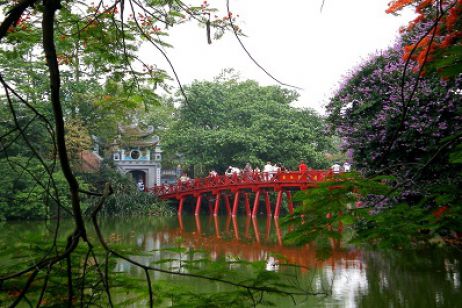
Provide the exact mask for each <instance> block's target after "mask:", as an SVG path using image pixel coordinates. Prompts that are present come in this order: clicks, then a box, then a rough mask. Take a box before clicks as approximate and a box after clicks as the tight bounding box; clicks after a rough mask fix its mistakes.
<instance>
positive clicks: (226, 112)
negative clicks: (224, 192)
mask: <svg viewBox="0 0 462 308" xmlns="http://www.w3.org/2000/svg"><path fill="white" fill-rule="evenodd" d="M185 91H186V93H187V97H188V102H184V101H182V103H181V106H180V108H179V110H178V112H177V115H176V122H175V123H174V125H173V127H172V128H171V129H170V130H169V131H168V132H167V135H166V136H165V139H164V146H165V148H166V150H167V151H170V152H174V153H176V152H177V153H181V154H183V155H184V157H185V159H186V162H188V163H191V164H204V165H205V166H206V167H207V168H214V169H217V170H220V171H223V170H224V169H226V168H227V167H228V166H229V165H237V166H241V167H243V166H244V165H245V163H247V162H250V163H251V164H252V165H254V166H259V167H260V168H261V167H262V165H263V164H264V163H265V162H266V161H267V160H270V161H272V162H273V163H276V162H281V163H283V164H284V165H286V166H289V167H291V168H295V167H296V166H297V164H298V162H299V160H300V159H305V161H306V162H307V163H308V165H309V166H310V167H312V168H321V167H325V166H326V158H325V154H326V152H329V151H332V150H333V146H332V138H331V137H329V136H326V135H325V129H324V121H323V119H322V117H320V116H319V115H318V114H316V113H315V112H314V111H312V110H309V109H305V110H303V109H297V108H294V107H291V106H290V103H291V102H292V101H293V100H294V99H296V98H297V93H296V92H294V91H290V90H285V89H282V88H280V87H277V86H267V87H264V86H260V85H258V83H256V82H254V81H249V80H248V81H238V80H236V79H233V78H230V79H225V80H223V79H220V80H216V81H214V82H206V81H202V82H199V81H197V82H194V83H193V84H191V85H190V86H188V87H186V88H185Z"/></svg>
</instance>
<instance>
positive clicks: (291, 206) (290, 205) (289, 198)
mask: <svg viewBox="0 0 462 308" xmlns="http://www.w3.org/2000/svg"><path fill="white" fill-rule="evenodd" d="M286 196H287V207H288V208H289V214H291V215H292V214H293V213H294V203H293V202H292V194H291V192H290V190H288V191H286Z"/></svg>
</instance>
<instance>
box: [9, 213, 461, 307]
mask: <svg viewBox="0 0 462 308" xmlns="http://www.w3.org/2000/svg"><path fill="white" fill-rule="evenodd" d="M101 227H102V229H103V233H104V235H105V237H106V238H107V240H108V243H109V245H111V246H113V247H118V246H120V245H121V244H124V246H125V247H132V248H133V251H134V253H132V254H131V255H130V256H131V257H132V258H134V259H136V260H137V261H139V262H141V263H143V264H155V263H156V262H157V261H159V260H161V259H171V261H169V262H165V263H159V264H162V266H163V267H164V268H169V269H174V270H178V271H183V272H186V271H187V270H184V269H182V268H181V263H182V261H183V260H184V261H185V260H191V259H194V258H198V259H199V258H205V257H207V258H210V260H212V261H214V260H237V259H238V260H248V261H262V262H265V263H266V265H265V267H266V271H268V272H278V273H282V274H288V273H290V275H287V277H288V278H287V280H288V281H287V282H290V283H292V282H293V283H297V284H299V285H300V286H304V287H308V288H309V289H310V290H312V291H313V292H325V293H327V295H318V296H306V297H305V296H303V297H302V296H299V297H296V298H295V300H296V304H297V306H301V307H462V287H461V271H462V253H461V251H460V250H456V249H449V248H445V249H441V248H440V249H436V248H435V249H426V250H414V251H406V252H403V251H377V250H371V249H359V248H356V247H354V246H349V245H345V244H342V243H340V242H338V241H332V242H331V243H330V248H331V249H332V251H331V254H330V255H324V256H323V257H322V258H320V256H319V254H317V253H316V247H314V246H313V245H305V246H302V247H291V246H286V245H284V241H283V237H284V234H286V233H287V232H288V231H287V230H286V229H285V228H284V227H283V226H281V225H280V224H279V223H278V222H277V221H275V220H273V219H266V217H262V218H258V219H250V218H248V217H237V218H235V219H232V218H231V217H226V216H219V217H212V216H200V217H194V216H183V217H182V218H181V219H179V218H178V217H170V218H152V217H141V218H140V217H136V218H110V219H109V218H106V219H102V220H101ZM63 228H65V227H63ZM0 231H1V232H0V241H3V242H8V241H13V240H16V241H17V240H18V239H19V240H22V241H27V238H28V237H32V235H33V236H42V237H45V238H46V237H47V236H49V234H50V232H51V230H49V229H48V228H47V227H46V226H45V225H44V224H43V223H41V222H15V223H3V224H0ZM178 246H181V247H183V248H184V249H186V250H188V249H191V251H192V250H194V251H196V252H195V253H184V252H183V253H177V252H175V251H174V250H171V251H166V250H164V249H165V248H174V247H178ZM25 247H26V246H25ZM135 251H138V252H143V253H142V254H141V253H135ZM3 262H6V261H3ZM8 262H12V261H11V260H10V261H8ZM286 263H288V264H293V265H298V266H299V267H293V266H290V267H288V266H285V265H284V264H286ZM0 265H1V263H0ZM232 266H233V265H230V267H232ZM235 269H236V270H238V271H239V270H242V268H240V267H239V266H236V268H235ZM113 271H114V272H123V273H127V274H128V275H130V276H133V277H140V278H143V277H144V272H143V271H142V270H141V269H139V268H137V267H135V266H133V265H131V264H129V263H127V262H125V261H122V260H116V262H115V263H114V266H113ZM294 277H295V278H294ZM152 279H153V281H156V279H170V280H172V281H175V282H176V283H177V284H178V286H182V285H184V286H185V287H186V286H188V288H190V289H191V290H193V291H195V292H201V291H204V290H205V291H209V292H214V291H226V290H227V288H232V287H229V286H227V285H224V284H221V283H210V282H204V281H203V280H200V279H196V278H184V277H178V276H175V275H166V274H161V273H158V272H155V273H152ZM270 299H271V300H272V301H273V302H274V304H275V305H276V306H277V307H291V306H294V303H293V301H292V300H291V299H290V298H287V297H274V298H273V297H270ZM145 304H146V302H145V301H141V302H138V303H134V304H131V307H138V306H140V307H143V306H145ZM168 304H169V303H168V302H167V303H165V302H164V303H163V306H168Z"/></svg>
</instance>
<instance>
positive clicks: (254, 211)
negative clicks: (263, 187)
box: [252, 190, 260, 217]
mask: <svg viewBox="0 0 462 308" xmlns="http://www.w3.org/2000/svg"><path fill="white" fill-rule="evenodd" d="M259 205H260V190H257V192H256V193H255V200H254V201H253V209H252V216H253V217H255V216H257V214H258V206H259Z"/></svg>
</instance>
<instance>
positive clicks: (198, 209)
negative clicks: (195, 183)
mask: <svg viewBox="0 0 462 308" xmlns="http://www.w3.org/2000/svg"><path fill="white" fill-rule="evenodd" d="M201 203H202V195H199V196H197V200H196V210H195V212H194V215H196V216H197V215H199V214H200V212H201Z"/></svg>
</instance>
